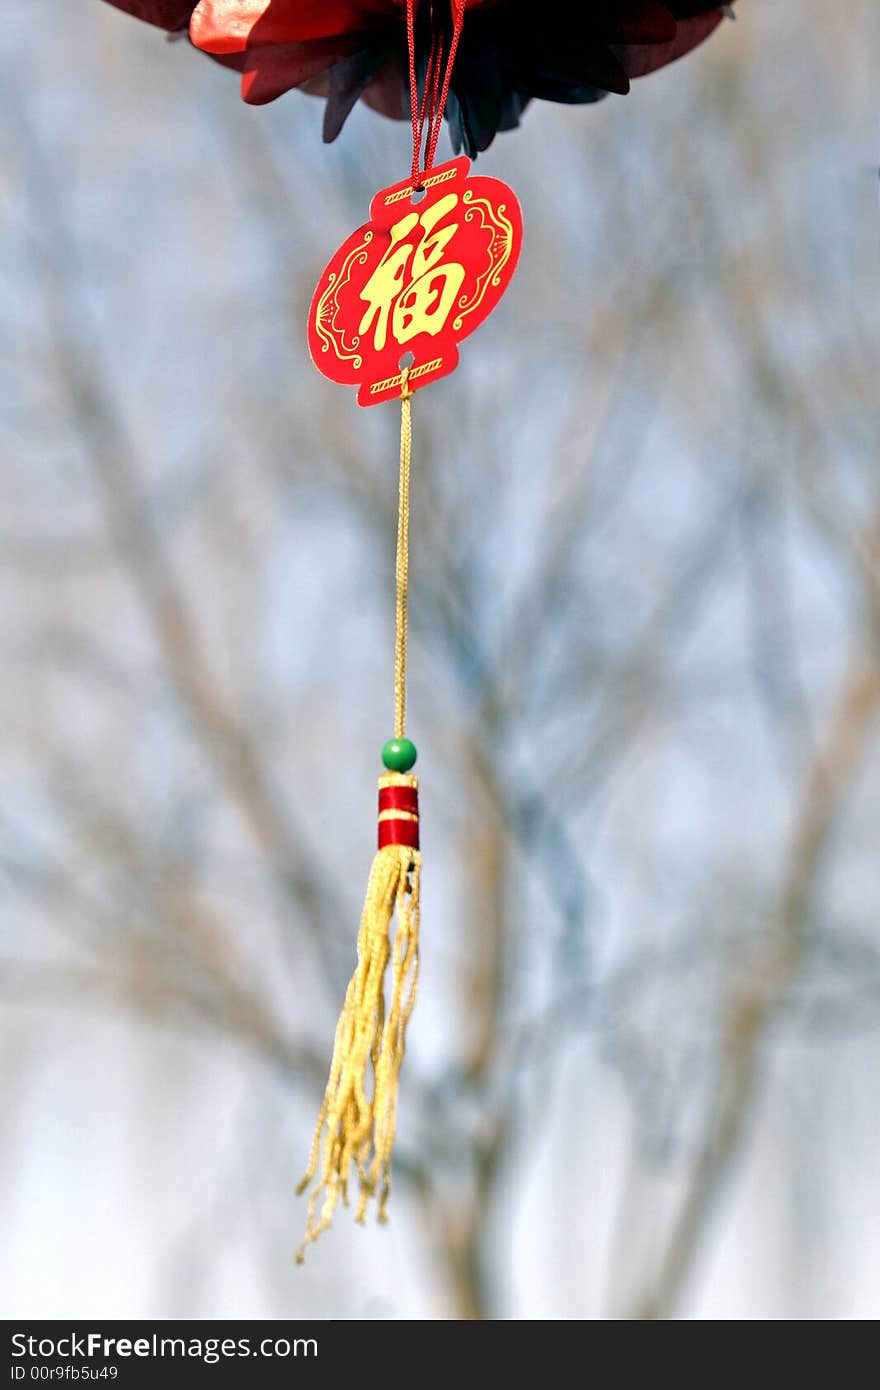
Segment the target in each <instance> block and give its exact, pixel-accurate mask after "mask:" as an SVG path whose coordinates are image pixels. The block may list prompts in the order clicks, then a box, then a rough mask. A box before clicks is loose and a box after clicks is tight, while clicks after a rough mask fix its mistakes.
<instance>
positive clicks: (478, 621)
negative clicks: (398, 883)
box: [0, 0, 880, 1320]
mask: <svg viewBox="0 0 880 1390" xmlns="http://www.w3.org/2000/svg"><path fill="white" fill-rule="evenodd" d="M7 8H8V9H9V10H10V13H8V14H5V15H4V21H3V25H2V28H0V67H2V71H3V74H4V76H3V93H4V103H3V105H4V121H3V124H2V129H0V169H2V173H0V208H2V215H0V237H2V250H0V319H2V334H0V343H2V346H0V352H2V368H3V369H2V376H0V448H2V459H3V467H2V474H0V486H2V517H0V566H2V583H0V623H2V651H3V679H2V683H0V778H2V797H0V915H2V943H0V954H2V977H0V978H2V987H0V1028H2V1064H0V1065H2V1088H3V1106H2V1117H3V1122H2V1147H0V1168H2V1185H0V1204H2V1228H3V1232H4V1247H5V1249H6V1251H7V1256H6V1258H5V1259H4V1261H3V1268H2V1272H0V1288H2V1294H0V1300H2V1306H3V1311H4V1315H5V1316H7V1317H24V1316H31V1317H33V1316H43V1317H61V1316H64V1317H79V1318H85V1317H97V1316H101V1317H105V1318H106V1317H112V1316H116V1317H123V1316H127V1317H145V1318H157V1317H163V1316H164V1317H169V1316H175V1317H217V1318H220V1317H234V1316H238V1317H285V1316H290V1317H309V1316H310V1317H325V1318H388V1319H390V1318H429V1319H444V1318H479V1317H489V1318H536V1319H616V1318H623V1319H637V1318H661V1319H677V1318H682V1319H762V1320H765V1319H814V1318H815V1319H850V1318H853V1319H865V1318H872V1317H874V1316H876V1315H877V1312H878V1295H880V1183H878V1160H877V1154H878V1146H880V1087H878V1081H877V1077H878V1063H880V931H878V909H880V868H878V829H877V827H878V817H880V776H878V774H880V470H878V460H880V409H878V402H877V392H878V378H880V326H878V317H877V314H878V311H877V305H878V299H877V290H878V206H877V169H876V165H877V154H878V121H877V103H876V81H877V60H876V55H877V53H878V52H880V13H878V9H877V5H876V3H875V0H847V3H846V4H842V5H835V6H830V5H828V4H826V3H823V0H777V2H776V3H774V4H747V3H743V4H740V5H739V6H738V10H739V19H738V22H737V23H736V24H727V25H725V26H723V28H722V29H721V31H720V32H719V34H718V35H717V36H716V37H714V38H713V39H712V40H711V41H710V42H709V43H708V44H707V45H706V46H705V47H704V48H703V49H701V50H700V51H698V52H697V53H695V54H694V55H692V56H691V57H690V58H689V59H687V60H685V61H683V62H681V63H679V64H677V65H675V66H673V67H671V68H669V69H667V70H666V71H664V72H662V73H660V74H658V75H656V76H654V77H651V78H648V79H645V80H644V81H642V82H639V83H637V84H636V85H635V86H634V89H633V93H632V95H631V96H630V97H629V98H627V99H626V100H623V99H618V98H611V99H609V100H608V101H606V102H604V103H602V104H601V105H600V106H599V107H596V108H591V109H564V108H561V107H551V106H537V107H535V108H534V109H533V110H531V111H530V112H529V113H528V114H527V116H526V118H525V121H524V125H523V128H522V130H521V131H519V132H518V133H515V134H511V135H503V136H501V137H500V138H499V139H498V140H497V141H496V142H495V145H494V146H493V148H492V149H491V150H490V152H489V154H488V155H487V156H485V158H481V159H480V161H479V166H478V169H479V172H484V173H489V174H497V175H498V176H499V177H502V178H504V179H506V180H507V181H509V182H510V183H511V184H512V185H513V186H514V187H515V188H516V189H517V191H518V193H519V196H520V199H521V201H522V204H523V209H524V213H525V218H526V243H525V248H524V253H523V257H522V261H521V265H520V269H519V272H518V274H517V277H516V279H515V281H514V283H513V285H512V287H511V289H510V291H509V293H508V295H507V297H506V299H505V300H504V302H503V304H502V305H501V307H500V308H499V309H498V311H497V312H496V313H495V315H494V316H493V318H492V319H491V321H490V322H489V323H488V324H487V325H486V326H485V327H484V328H483V329H482V330H481V331H480V333H479V334H478V335H477V336H476V337H475V338H473V339H472V340H470V341H469V342H468V343H467V344H466V345H465V347H464V350H463V352H462V363H461V367H460V369H459V371H458V372H457V374H455V375H454V376H453V377H450V378H447V379H446V380H444V381H443V382H441V383H439V384H438V385H436V386H435V387H434V388H433V389H432V390H431V391H430V392H426V393H423V394H420V395H419V396H418V398H417V401H416V409H415V426H416V453H415V475H414V508H415V514H414V523H413V524H414V548H413V570H414V573H413V584H414V593H413V599H412V603H413V613H412V618H413V636H412V650H411V712H410V723H411V733H412V736H413V738H414V739H415V741H416V742H417V744H418V746H419V749H420V755H421V756H420V764H419V771H420V773H421V775H422V779H423V781H422V798H423V800H422V816H423V827H424V829H423V837H424V850H425V881H424V882H425V888H424V893H425V901H424V920H423V974H422V986H421V997H420V1002H419V1005H418V1008H417V1010H416V1013H415V1015H414V1018H413V1022H412V1026H411V1030H410V1046H409V1050H408V1056H407V1064H406V1067H405V1074H404V1080H403V1090H402V1099H401V1110H400V1120H401V1124H400V1137H399V1154H398V1158H399V1162H398V1165H397V1171H396V1177H395V1190H394V1195H393V1198H392V1221H391V1225H390V1226H389V1227H388V1228H387V1229H385V1230H382V1229H379V1228H377V1227H375V1226H372V1225H371V1226H369V1227H367V1228H366V1229H365V1230H360V1229H358V1228H356V1227H355V1226H354V1225H353V1223H352V1221H351V1218H350V1215H349V1213H346V1212H341V1213H340V1214H339V1216H338V1217H337V1219H336V1221H335V1223H334V1228H333V1230H332V1231H331V1232H330V1233H329V1234H327V1235H325V1236H324V1237H322V1239H321V1241H320V1242H319V1244H318V1245H317V1246H315V1247H313V1248H312V1249H311V1251H310V1253H309V1257H308V1261H307V1263H306V1265H305V1267H304V1269H297V1268H296V1267H295V1266H294V1263H293V1255H294V1252H295V1249H296V1246H297V1244H298V1242H299V1239H300V1235H301V1231H302V1226H303V1221H304V1202H303V1201H302V1200H299V1201H298V1200H297V1199H296V1198H295V1197H294V1187H295V1184H296V1182H297V1180H298V1179H299V1177H300V1176H301V1174H302V1171H303V1168H304V1164H305V1159H306V1155H307V1151H308V1146H309V1142H310V1139H311V1132H312V1126H313V1122H314V1118H315V1112H316V1107H317V1104H318V1101H319V1098H320V1095H321V1092H322V1090H323V1084H324V1079H325V1072H326V1067H327V1064H328V1060H329V1053H330V1048H331V1044H332V1036H333V1027H334V1023H335V1019H336V1015H337V1012H338V1007H339V1003H340V1000H341V997H342V994H343V991H344V987H345V983H346V980H347V978H348V975H349V973H350V970H351V967H352V963H353V959H354V943H355V937H356V931H357V923H358V918H359V913H360V905H361V896H362V893H363V889H364V886H365V882H366V875H367V870H368V867H369V863H370V858H371V854H372V846H373V836H374V815H375V810H374V806H375V777H376V774H377V768H378V749H379V748H380V747H381V744H382V743H383V741H384V740H385V738H387V737H388V734H389V730H390V725H391V717H392V707H391V662H392V647H393V613H392V602H393V548H394V532H395V508H396V469H397V447H398V445H397V430H398V412H397V411H396V410H394V409H392V408H387V409H385V408H381V409H376V410H374V411H362V410H360V409H359V408H358V407H357V405H356V404H355V400H354V393H353V392H348V391H346V390H345V389H344V388H342V387H337V386H334V385H332V384H331V383H330V382H328V381H325V380H324V379H323V378H322V377H320V376H319V375H318V374H317V373H316V372H315V371H314V369H313V367H312V365H311V363H310V361H309V357H308V352H307V348H306V342H305V317H306V312H307V308H308V304H309V301H310V298H311V293H312V289H313V286H314V284H315V281H316V279H317V276H318V274H319V272H320V271H321V269H322V268H323V266H324V264H325V262H326V260H327V259H328V257H329V255H330V253H331V252H332V251H333V250H334V249H335V248H336V246H337V245H338V244H339V243H340V242H341V241H342V240H343V239H344V237H345V236H347V235H348V233H349V231H350V230H351V229H352V228H353V227H355V226H357V225H358V224H359V223H360V222H362V221H363V220H364V218H365V217H366V212H367V206H368V203H369V199H370V196H371V194H372V193H373V192H374V191H375V189H376V188H379V187H381V186H383V185H386V184H388V183H390V182H393V181H394V180H395V179H397V178H398V177H399V176H400V174H401V172H405V170H406V167H407V161H408V149H409V139H410V137H409V132H408V129H407V127H406V126H405V125H400V126H395V125H392V124H390V123H388V122H385V121H384V120H383V119H382V118H380V117H378V116H375V115H373V114H372V113H370V112H368V111H366V110H364V109H359V110H358V111H357V112H356V113H355V115H354V116H353V117H352V119H351V120H350V121H349V124H348V126H347V127H346V130H345V132H344V134H343V136H342V138H341V139H340V140H339V141H338V143H337V144H336V145H334V146H332V147H330V148H326V147H324V146H323V145H322V144H321V140H320V122H321V115H322V107H321V104H320V103H319V102H317V101H314V100H312V99H310V98H308V97H306V96H303V95H300V94H298V93H294V94H292V95H291V96H289V97H287V98H285V99H283V100H281V101H279V102H278V103H276V104H275V105H273V106H270V107H266V108H262V109H249V108H247V107H245V106H244V105H243V104H241V103H240V101H239V99H238V94H237V82H236V79H235V77H234V76H232V75H231V74H229V73H227V72H225V71H223V70H222V69H221V68H219V67H217V66H215V65H213V64H212V63H210V62H209V61H207V60H206V59H204V58H203V57H201V56H200V55H198V54H196V53H194V52H192V51H191V50H189V49H188V47H187V45H186V44H185V43H169V42H166V41H165V39H164V37H163V35H162V34H161V33H160V32H159V31H158V30H154V29H151V28H149V27H148V26H146V25H141V24H138V23H136V22H135V21H134V20H131V19H129V18H128V17H127V16H125V15H123V14H121V13H118V12H116V11H115V10H113V9H111V8H110V7H109V6H107V5H104V4H101V3H98V0H75V3H70V0H29V3H28V4H27V5H18V6H9V7H7ZM444 149H448V146H446V145H445V141H444V144H443V146H442V147H441V152H442V150H444ZM441 157H442V154H441Z"/></svg>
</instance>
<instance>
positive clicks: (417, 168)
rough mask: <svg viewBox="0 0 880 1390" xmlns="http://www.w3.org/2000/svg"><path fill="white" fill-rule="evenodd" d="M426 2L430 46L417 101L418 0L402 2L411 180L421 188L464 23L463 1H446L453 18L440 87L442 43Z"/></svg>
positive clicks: (431, 157) (430, 163)
mask: <svg viewBox="0 0 880 1390" xmlns="http://www.w3.org/2000/svg"><path fill="white" fill-rule="evenodd" d="M429 3H430V31H431V46H430V49H429V51H428V63H427V69H426V72H425V89H424V92H423V93H422V98H421V101H420V100H419V84H418V77H417V75H416V6H417V5H418V0H406V39H407V47H408V49H409V102H410V112H411V116H412V136H413V161H412V181H413V184H414V185H415V186H416V187H419V186H420V185H421V181H422V177H423V175H424V174H427V173H428V172H429V170H430V169H431V168H432V167H433V164H434V156H435V155H436V153H437V144H438V142H439V140H440V131H441V129H442V127H443V112H444V111H445V109H446V102H447V98H448V96H449V83H450V81H451V78H452V67H453V64H454V62H455V55H456V52H457V51H458V41H459V39H460V37H461V31H462V26H463V24H464V10H465V5H464V0H450V3H451V7H452V16H453V19H452V38H451V40H450V43H449V53H448V55H447V58H446V70H445V73H444V75H443V85H442V87H441V85H440V73H441V70H442V68H443V44H442V41H441V40H440V39H438V37H437V32H436V28H435V25H434V0H429ZM426 124H427V127H428V139H427V148H426V149H425V163H424V167H423V166H422V147H423V144H424V143H425V125H426Z"/></svg>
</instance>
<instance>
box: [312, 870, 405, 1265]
mask: <svg viewBox="0 0 880 1390" xmlns="http://www.w3.org/2000/svg"><path fill="white" fill-rule="evenodd" d="M420 873H421V857H420V855H419V853H418V851H416V850H411V849H409V848H408V847H406V846H404V845H387V846H386V847H385V848H384V849H380V850H379V851H378V853H377V854H376V857H375V859H374V860H373V867H372V870H371V871H370V881H369V884H368V886H367V896H366V900H365V902H364V910H363V914H362V916H361V925H360V931H359V933H358V963H357V968H356V970H355V973H354V975H353V976H352V978H351V981H350V983H349V986H348V989H347V991H346V995H345V1003H344V1005H343V1009H342V1014H341V1016H340V1019H339V1023H338V1024H337V1027H336V1038H335V1041H334V1045H333V1060H332V1061H331V1063H330V1075H329V1077H328V1080H327V1089H326V1092H325V1095H324V1103H323V1105H322V1107H321V1112H320V1114H319V1116H318V1123H317V1125H316V1126H315V1135H314V1138H313V1140H312V1149H311V1154H310V1156H309V1166H308V1170H307V1172H306V1175H305V1177H304V1178H303V1180H302V1182H301V1183H300V1185H299V1187H298V1188H297V1191H298V1192H303V1191H304V1190H305V1189H306V1188H307V1187H309V1186H311V1184H312V1182H313V1181H314V1179H315V1177H316V1174H317V1173H318V1168H319V1164H320V1176H319V1177H318V1181H317V1182H316V1183H315V1186H314V1188H313V1189H312V1193H311V1196H310V1197H309V1208H308V1214H307V1217H306V1233H305V1237H304V1239H303V1242H302V1245H301V1246H300V1248H299V1251H298V1253H297V1260H298V1261H299V1262H300V1263H301V1262H302V1260H303V1257H304V1254H305V1250H306V1247H307V1246H308V1245H309V1244H310V1243H311V1242H312V1241H313V1240H316V1239H317V1238H318V1236H319V1235H320V1234H321V1232H322V1231H325V1230H326V1229H327V1227H328V1226H329V1225H330V1222H331V1221H332V1219H333V1213H334V1211H335V1210H336V1206H337V1203H338V1202H339V1198H340V1197H342V1200H343V1202H344V1203H346V1204H347V1202H348V1179H349V1175H350V1172H351V1166H352V1164H354V1166H355V1169H356V1171H357V1175H358V1179H359V1183H360V1195H359V1199H358V1206H357V1219H358V1221H362V1220H363V1219H364V1217H365V1215H366V1210H367V1206H368V1203H369V1201H370V1198H371V1197H373V1196H374V1195H375V1194H376V1193H377V1192H378V1194H379V1220H380V1221H384V1220H385V1219H386V1214H385V1208H386V1204H387V1201H388V1193H389V1189H390V1175H391V1151H392V1148H393V1146H394V1132H395V1125H396V1113H397V1085H398V1078H399V1076H400V1065H401V1062H402V1061H403V1054H404V1050H405V1047H406V1025H407V1023H408V1022H409V1018H410V1014H411V1013H412V1011H413V1006H414V1005H415V999H416V986H417V983H418V972H419V880H420ZM395 912H396V914H397V934H396V938H395V942H394V949H393V951H391V950H390V947H389V927H390V925H391V921H392V918H393V917H394V915H395ZM389 955H390V957H391V966H392V968H391V994H390V1000H391V1003H390V1007H389V1009H388V1011H387V1014H386V1011H385V1006H384V978H385V970H386V967H387V964H388V960H389ZM371 1066H372V1070H373V1095H372V1099H371V1098H370V1097H369V1096H368V1095H367V1082H368V1071H369V1069H370V1067H371ZM322 1137H323V1147H322ZM319 1208H320V1209H319Z"/></svg>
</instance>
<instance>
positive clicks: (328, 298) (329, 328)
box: [315, 231, 373, 371]
mask: <svg viewBox="0 0 880 1390" xmlns="http://www.w3.org/2000/svg"><path fill="white" fill-rule="evenodd" d="M372 240H373V233H372V231H368V232H367V233H366V234H365V236H364V239H363V241H362V242H361V243H360V245H359V246H355V247H354V248H353V249H352V250H351V251H349V253H348V255H347V256H346V258H345V261H344V262H343V266H342V269H341V270H340V272H339V276H338V278H337V275H336V272H335V271H332V272H331V274H330V277H329V279H328V281H327V288H326V290H325V291H324V293H323V294H322V295H321V298H320V299H319V300H318V304H317V307H316V309H315V332H316V333H317V335H318V337H319V338H320V339H321V342H322V343H323V347H322V348H321V351H322V352H329V350H330V348H331V347H332V349H333V351H334V352H335V353H336V356H337V357H338V358H339V360H340V362H351V364H352V366H353V367H354V369H355V371H360V369H361V367H362V366H363V365H364V359H363V358H362V357H361V355H360V353H359V352H358V348H359V347H360V345H361V340H360V338H359V337H357V336H355V337H353V338H352V340H351V346H350V348H347V347H346V344H345V329H344V328H343V329H340V328H339V327H338V326H337V323H336V315H337V314H338V313H339V293H340V291H341V290H342V289H343V288H344V287H345V286H346V285H347V284H348V282H349V280H350V279H351V273H352V271H353V269H354V267H355V265H364V264H365V263H366V260H367V247H368V246H369V244H370V242H371V241H372Z"/></svg>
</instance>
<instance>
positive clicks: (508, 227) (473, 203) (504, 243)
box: [452, 188, 513, 333]
mask: <svg viewBox="0 0 880 1390" xmlns="http://www.w3.org/2000/svg"><path fill="white" fill-rule="evenodd" d="M463 201H464V202H465V203H467V204H469V206H468V210H467V212H466V213H465V215H464V220H465V222H472V221H473V220H474V217H475V216H476V214H477V212H478V211H479V214H480V222H481V224H482V226H483V227H484V228H491V229H492V235H491V237H490V238H489V264H488V265H487V267H486V269H485V270H484V271H483V273H482V275H478V276H477V284H476V288H475V290H474V292H473V294H472V295H470V296H468V295H467V294H463V295H462V297H461V299H460V300H459V301H458V307H459V310H460V311H461V312H460V313H459V314H458V316H457V318H455V319H453V322H452V327H453V328H454V330H455V332H456V333H458V332H459V331H460V329H461V326H462V324H463V322H464V320H465V319H466V318H467V316H468V314H472V313H473V312H474V310H475V309H479V307H480V305H481V304H482V302H483V300H484V299H485V297H486V291H487V290H488V288H489V286H490V285H493V286H494V287H496V288H497V286H498V285H500V283H501V272H502V271H503V269H504V267H505V266H506V265H507V262H508V261H509V260H510V257H511V254H512V252H513V223H512V222H511V221H510V218H509V217H506V216H505V212H506V209H507V204H506V203H499V204H498V206H497V208H495V207H493V206H492V204H491V203H490V201H489V199H488V198H475V197H474V194H473V190H472V189H470V188H466V189H465V191H464V194H463Z"/></svg>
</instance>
